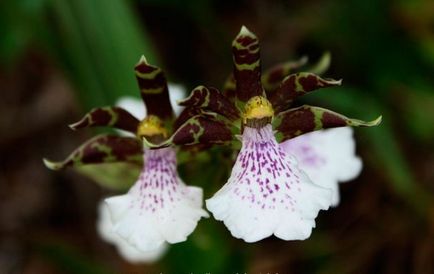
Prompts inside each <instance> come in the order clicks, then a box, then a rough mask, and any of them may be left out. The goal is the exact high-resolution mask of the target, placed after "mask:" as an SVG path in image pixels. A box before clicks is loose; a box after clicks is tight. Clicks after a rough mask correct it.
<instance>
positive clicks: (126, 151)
mask: <svg viewBox="0 0 434 274" xmlns="http://www.w3.org/2000/svg"><path fill="white" fill-rule="evenodd" d="M142 155H143V148H142V144H141V142H140V140H138V139H136V138H131V137H119V136H116V135H99V136H96V137H94V138H92V139H90V140H89V141H87V142H85V143H84V144H83V145H81V146H80V147H78V148H77V149H76V150H74V151H73V152H72V153H71V154H70V155H69V156H68V157H67V158H66V159H65V160H63V161H61V162H52V161H49V160H47V159H44V163H45V165H46V166H47V167H48V168H50V169H53V170H59V169H63V168H65V167H75V166H82V165H86V164H98V163H113V162H129V163H136V164H140V163H141V162H142Z"/></svg>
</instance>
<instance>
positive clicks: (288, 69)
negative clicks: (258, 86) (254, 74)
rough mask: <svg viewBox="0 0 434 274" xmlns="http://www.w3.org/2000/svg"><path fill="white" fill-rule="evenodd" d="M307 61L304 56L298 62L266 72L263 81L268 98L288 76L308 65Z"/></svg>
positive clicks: (287, 63) (284, 64) (288, 63)
mask: <svg viewBox="0 0 434 274" xmlns="http://www.w3.org/2000/svg"><path fill="white" fill-rule="evenodd" d="M307 60H308V58H307V57H306V56H303V57H302V58H300V59H299V60H297V61H290V62H285V63H282V64H278V65H276V66H274V67H272V68H270V69H268V70H266V71H265V72H264V73H263V75H262V78H261V81H262V85H263V86H264V89H265V91H266V92H267V96H268V94H269V93H270V92H272V91H274V90H275V89H277V88H278V87H279V85H280V82H282V80H283V79H284V78H285V77H286V76H288V75H289V74H291V73H294V71H295V70H297V69H299V68H300V67H302V66H304V65H306V63H307Z"/></svg>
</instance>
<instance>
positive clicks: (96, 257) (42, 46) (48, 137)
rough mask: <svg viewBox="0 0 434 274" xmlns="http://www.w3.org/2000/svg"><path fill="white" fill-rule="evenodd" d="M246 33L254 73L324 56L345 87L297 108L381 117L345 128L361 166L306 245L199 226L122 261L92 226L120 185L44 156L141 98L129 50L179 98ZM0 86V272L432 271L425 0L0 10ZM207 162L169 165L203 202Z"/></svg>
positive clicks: (432, 23) (429, 17) (114, 2)
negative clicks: (248, 238)
mask: <svg viewBox="0 0 434 274" xmlns="http://www.w3.org/2000/svg"><path fill="white" fill-rule="evenodd" d="M243 24H244V25H246V26H247V27H248V28H250V29H251V30H252V31H254V32H255V33H256V34H257V35H258V36H259V38H260V41H261V50H262V52H261V53H262V64H263V68H267V67H270V66H271V65H273V64H276V63H277V62H282V61H287V60H291V59H294V60H295V59H298V58H299V57H301V56H303V55H308V56H309V57H310V60H312V61H315V60H317V59H318V58H319V57H320V56H321V54H322V53H323V52H324V51H330V52H331V54H332V65H331V68H330V69H329V71H328V72H327V73H326V76H328V77H333V78H336V79H339V78H343V80H344V81H343V86H342V87H339V88H333V89H327V90H323V91H321V92H318V93H314V94H312V95H309V96H308V97H307V101H309V102H310V103H314V104H317V105H320V106H324V107H328V108H331V109H334V110H336V111H339V112H342V113H344V114H346V115H348V116H351V117H358V118H361V119H366V120H369V119H373V118H375V117H377V116H378V115H379V114H382V115H383V123H382V124H381V126H379V127H376V128H367V129H356V130H355V136H356V139H357V149H358V154H359V155H360V156H361V157H362V158H363V161H364V169H363V172H362V174H361V176H359V178H357V179H356V180H355V181H353V182H350V183H346V184H342V185H341V191H342V201H341V204H340V205H339V207H337V208H335V209H330V210H328V211H326V212H321V213H320V216H319V218H317V228H316V229H314V231H313V234H312V236H311V238H310V239H308V240H306V241H302V242H285V241H282V240H278V239H275V238H270V239H266V240H263V241H261V242H259V243H255V244H247V243H244V242H243V241H240V240H237V239H234V238H232V237H231V236H230V233H229V232H228V231H227V230H226V228H225V227H224V226H223V224H222V223H221V222H217V221H215V220H214V219H212V218H210V219H207V220H203V221H201V222H200V223H199V226H198V228H197V229H196V231H195V232H194V233H193V234H192V235H191V236H190V237H189V241H187V242H185V243H181V244H177V245H174V246H173V247H172V248H171V249H170V251H169V253H168V254H167V255H166V256H165V257H164V258H163V259H162V260H160V261H159V262H157V263H155V264H152V265H131V264H128V263H127V262H125V261H124V260H122V259H121V258H120V257H119V256H118V255H117V253H116V250H115V249H114V247H112V246H110V245H109V244H106V243H104V242H103V241H102V240H100V238H99V236H98V234H97V232H96V229H95V222H96V217H97V203H98V202H99V200H100V199H101V198H102V197H105V196H107V195H111V194H115V193H118V192H116V191H114V190H110V189H107V188H105V187H101V186H99V185H98V184H95V183H94V182H93V181H91V180H90V179H88V178H87V177H84V176H82V175H80V174H78V173H76V172H74V171H62V172H53V171H50V170H48V169H46V168H45V167H44V165H43V164H42V160H41V159H42V157H49V158H51V159H61V158H62V157H65V156H66V155H67V154H68V153H69V152H71V151H72V149H74V148H75V147H76V146H77V145H79V144H80V143H81V142H83V141H84V140H86V139H87V138H89V137H90V136H92V135H93V134H94V133H95V132H92V131H90V130H89V131H80V132H72V131H71V130H69V129H68V127H67V124H69V123H71V122H74V121H76V120H77V119H79V118H80V117H81V115H83V114H84V113H85V112H86V111H88V110H89V109H90V108H91V107H94V106H103V105H109V104H113V103H114V102H115V100H116V99H117V98H118V97H119V96H122V95H134V96H137V95H138V89H137V86H136V82H135V79H134V73H133V70H132V69H133V66H134V64H135V63H136V62H137V61H138V59H139V57H140V55H141V54H144V55H145V56H146V57H147V58H148V60H149V61H150V62H151V63H153V64H156V65H158V66H160V67H162V68H163V69H164V70H165V71H166V74H167V75H168V78H169V79H170V81H171V82H176V83H181V84H183V85H184V86H185V87H186V88H187V89H191V88H192V87H194V86H196V85H198V84H201V83H206V84H208V85H212V86H216V87H221V86H222V84H223V81H224V80H225V78H226V76H227V75H228V73H229V72H230V70H231V68H232V63H231V51H230V45H231V40H232V38H233V37H234V36H235V35H236V34H237V33H238V30H239V28H240V26H241V25H243ZM0 92H1V93H0V95H1V99H0V273H44V274H45V273H47V274H50V273H159V272H163V273H237V272H238V273H244V272H247V273H390V274H395V273H419V274H425V273H434V201H433V196H434V2H433V1H432V0H395V1H392V0H324V1H320V0H305V1H288V0H286V1H259V0H256V1H255V0H251V1H247V0H246V1H241V0H234V1H218V0H193V1H175V0H131V1H122V0H110V1H103V0H74V1H73V0H67V1H61V0H17V1H13V0H10V1H1V2H0ZM211 155H213V154H211ZM215 160H216V159H214V158H213V156H210V157H208V158H206V159H202V161H197V162H191V163H189V164H188V165H187V164H183V165H181V167H180V169H181V174H182V176H183V178H184V179H185V181H187V182H189V183H190V184H193V185H201V186H203V187H204V188H205V197H207V198H208V197H210V196H211V195H212V194H213V193H214V192H215V191H216V190H217V189H218V188H219V187H220V186H221V185H222V184H223V183H224V182H225V178H227V172H228V171H225V172H223V174H222V172H220V173H219V174H222V175H221V176H220V175H219V176H215V174H216V172H218V171H217V170H216V168H219V167H218V166H217V165H214V164H212V163H213V161H215ZM216 166H217V167H216Z"/></svg>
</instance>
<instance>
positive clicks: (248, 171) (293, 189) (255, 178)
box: [206, 125, 331, 242]
mask: <svg viewBox="0 0 434 274" xmlns="http://www.w3.org/2000/svg"><path fill="white" fill-rule="evenodd" d="M242 143H243V144H242V148H241V151H240V153H239V154H238V157H237V160H236V163H235V166H234V168H233V170H232V173H231V176H230V178H229V180H228V182H227V183H226V184H225V185H224V186H223V188H222V189H220V190H219V191H218V192H217V193H216V194H215V195H214V196H213V197H212V198H211V199H209V200H207V201H206V205H207V208H208V210H210V211H211V212H212V213H213V215H214V217H215V218H216V219H217V220H221V221H223V222H224V223H225V225H226V226H227V227H228V229H229V230H230V231H231V233H232V235H233V236H234V237H236V238H241V239H243V240H245V241H246V242H255V241H259V240H261V239H264V238H266V237H269V236H271V235H273V234H274V235H275V236H277V237H278V238H281V239H284V240H303V239H306V238H308V237H309V236H310V234H311V230H312V227H314V226H315V218H316V216H317V214H318V211H319V210H320V209H327V208H328V207H329V206H330V204H331V191H330V190H328V189H325V188H322V187H319V186H317V185H315V184H313V183H312V182H311V181H310V180H309V178H308V177H307V175H306V174H305V173H304V172H303V171H301V170H300V169H299V168H298V166H297V163H296V161H295V159H294V158H293V157H292V156H290V155H289V154H287V153H285V151H283V150H282V149H281V148H280V147H279V145H278V144H277V142H276V140H275V138H274V135H273V132H272V128H271V125H267V126H265V127H263V128H260V129H255V128H249V127H246V128H245V129H244V133H243V135H242Z"/></svg>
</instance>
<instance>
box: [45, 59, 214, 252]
mask: <svg viewBox="0 0 434 274" xmlns="http://www.w3.org/2000/svg"><path fill="white" fill-rule="evenodd" d="M135 73H136V78H137V81H138V84H139V87H140V91H141V97H142V99H143V102H144V103H145V105H146V112H147V115H146V117H145V118H144V119H141V120H139V119H138V118H136V117H135V116H134V115H132V114H131V113H130V112H128V111H126V110H125V109H123V108H121V107H103V108H96V109H93V110H91V111H90V112H89V113H88V114H86V115H85V116H84V117H83V119H81V120H80V121H78V122H77V123H74V124H72V125H71V126H70V127H71V128H72V129H81V128H86V127H96V126H110V127H114V128H116V129H121V130H125V131H128V132H131V133H133V134H134V135H135V137H126V136H117V135H99V136H97V137H94V138H93V139H91V140H89V141H88V142H86V143H84V144H83V145H82V146H80V147H79V148H78V149H76V150H75V151H74V152H72V153H71V155H70V156H68V157H67V158H66V159H65V160H64V161H62V162H51V161H48V160H45V164H46V165H47V166H48V167H49V168H51V169H61V168H65V167H68V166H71V167H76V166H80V165H86V164H95V163H115V162H127V163H130V164H132V165H142V171H141V173H140V176H139V178H138V179H137V181H136V183H135V184H134V185H133V186H132V187H131V189H130V190H129V191H128V193H126V194H124V195H119V196H115V197H111V198H108V199H106V200H105V202H106V204H107V207H108V210H109V212H110V217H111V225H112V233H115V234H116V235H117V236H119V238H118V239H122V240H123V241H125V242H126V243H127V244H128V245H130V246H131V247H132V248H133V249H135V250H137V251H138V252H141V253H147V254H149V252H158V250H161V249H162V248H164V245H165V243H178V242H182V241H185V240H186V239H187V236H188V235H190V234H191V233H192V232H193V230H194V229H195V227H196V225H197V223H198V221H199V220H200V219H201V218H202V217H207V216H208V214H207V213H206V211H205V210H203V209H202V189H201V188H198V187H193V186H187V185H185V184H184V182H183V181H182V179H181V178H180V177H179V175H178V172H177V162H176V152H175V149H174V148H162V149H155V150H148V149H144V146H143V144H142V139H143V138H144V137H146V138H149V139H150V140H153V141H164V140H165V139H166V138H167V137H168V136H169V133H170V131H171V130H172V128H173V127H174V124H176V121H174V117H173V116H174V115H173V110H172V107H171V104H170V101H169V92H168V87H167V82H166V78H165V76H164V73H163V71H162V70H161V69H160V68H158V67H155V66H151V65H149V64H148V63H147V61H146V59H145V58H144V57H142V58H141V59H140V61H139V63H138V64H137V65H136V67H135ZM118 239H116V240H112V242H115V243H116V242H117V241H118ZM118 247H120V246H119V245H118ZM120 248H121V247H120ZM147 254H146V255H147ZM142 255H143V256H145V254H142Z"/></svg>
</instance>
